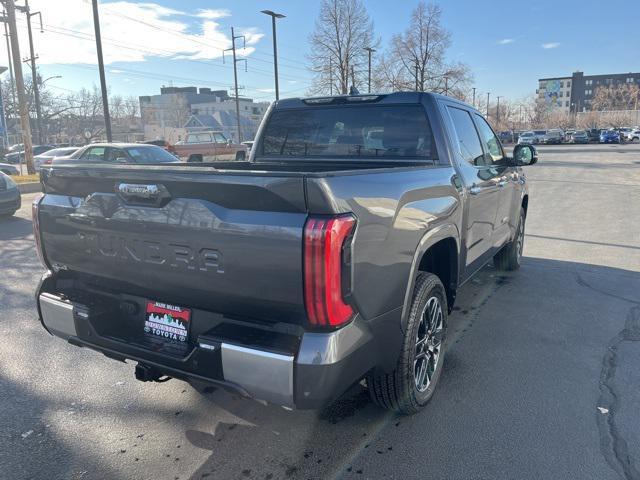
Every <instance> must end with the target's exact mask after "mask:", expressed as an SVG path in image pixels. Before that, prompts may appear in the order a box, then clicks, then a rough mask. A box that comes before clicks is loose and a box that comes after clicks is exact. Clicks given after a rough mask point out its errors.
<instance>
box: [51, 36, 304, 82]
mask: <svg viewBox="0 0 640 480" xmlns="http://www.w3.org/2000/svg"><path fill="white" fill-rule="evenodd" d="M43 31H45V32H49V33H53V34H56V35H63V36H68V37H72V38H78V39H80V40H87V41H92V42H93V41H94V38H95V37H94V36H93V35H90V34H88V33H85V32H82V31H79V30H72V29H69V28H65V27H60V26H57V25H51V24H44V26H43ZM102 38H103V41H104V42H103V43H107V44H110V45H115V46H117V47H118V48H123V49H126V50H131V51H135V52H138V53H143V54H148V55H154V56H166V57H170V56H182V57H183V58H179V60H183V61H188V62H194V63H199V64H203V65H207V66H213V67H216V68H223V69H225V70H226V69H228V67H226V66H225V65H220V64H216V63H214V62H213V60H198V59H195V58H186V57H184V52H175V51H171V50H165V49H158V50H150V49H148V48H144V47H142V46H140V45H139V44H132V43H127V44H125V43H122V42H120V41H118V40H115V39H111V38H109V37H104V36H103V37H102ZM106 40H108V41H106ZM131 45H137V46H138V48H134V47H132V46H131ZM251 59H252V60H258V61H262V62H265V61H264V60H261V59H255V58H251ZM266 63H269V62H266ZM301 70H303V69H301ZM251 72H252V73H254V72H258V73H261V74H263V75H264V76H269V77H270V76H271V75H272V73H271V72H269V71H267V70H261V69H259V68H255V67H252V68H251ZM280 76H281V77H285V78H288V79H291V80H303V81H308V79H307V78H304V77H300V76H296V75H291V74H281V75H280Z"/></svg>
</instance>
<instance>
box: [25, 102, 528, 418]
mask: <svg viewBox="0 0 640 480" xmlns="http://www.w3.org/2000/svg"><path fill="white" fill-rule="evenodd" d="M536 161H537V153H536V150H535V148H534V147H533V146H531V145H517V146H515V148H514V151H513V155H511V156H510V155H508V154H507V153H505V151H504V150H503V148H502V145H501V143H500V141H499V139H498V138H497V136H496V134H495V133H494V131H493V130H492V128H491V127H490V126H489V124H488V123H487V121H486V120H485V119H484V118H483V117H482V115H481V114H480V113H479V112H478V111H477V110H475V109H474V108H472V107H471V106H469V105H467V104H465V103H462V102H460V101H457V100H455V99H452V98H449V97H445V96H440V95H436V94H431V93H419V92H403V93H392V94H385V95H351V96H331V97H322V98H302V99H301V98H293V99H286V100H280V101H277V102H275V103H274V104H273V105H272V106H271V108H270V109H269V111H268V112H267V114H266V115H265V118H264V120H263V122H262V124H261V126H260V129H259V132H258V135H257V138H256V143H255V145H254V148H253V149H252V150H251V154H250V156H249V157H248V158H247V159H246V160H244V161H231V162H226V163H225V162H210V163H208V162H203V163H182V164H180V163H178V164H164V165H133V164H132V165H126V164H104V165H103V164H101V165H95V164H91V165H82V164H74V165H73V166H69V165H61V166H57V165H53V166H50V167H44V168H43V169H42V172H41V182H42V187H43V192H44V194H43V195H42V196H41V197H40V198H38V199H36V200H35V202H34V203H33V225H34V230H35V239H36V243H37V250H38V252H39V255H40V258H41V260H42V262H43V263H44V265H45V266H46V273H45V274H44V275H43V277H42V279H41V281H40V283H39V285H38V287H37V292H36V300H37V308H38V315H39V317H40V321H41V322H42V325H43V326H44V328H45V329H46V330H47V331H48V332H50V333H51V334H53V335H56V336H58V337H61V338H63V339H65V340H66V341H67V342H69V343H70V344H72V345H75V346H78V347H86V348H89V349H92V350H97V351H98V352H102V353H103V354H104V355H106V356H107V357H109V358H112V359H114V360H119V361H132V362H134V363H135V364H136V366H135V375H136V378H138V379H139V380H142V381H163V380H166V379H169V378H176V379H182V380H185V381H188V382H194V381H195V382H196V383H199V384H201V382H206V383H208V384H213V385H216V386H221V387H224V388H226V389H231V390H234V391H236V392H239V393H241V394H243V395H245V396H247V397H253V398H255V399H260V400H263V401H267V402H269V403H272V404H277V405H281V406H284V407H286V408H300V409H316V408H321V407H323V406H325V405H327V404H328V403H330V402H332V401H333V400H335V399H336V398H337V397H339V396H340V395H341V394H342V393H343V392H345V391H346V390H347V389H348V388H349V387H350V386H352V385H353V384H355V383H357V382H361V381H362V380H365V382H366V385H367V386H368V389H369V391H370V393H371V397H372V399H373V400H374V401H375V402H377V403H378V404H379V405H381V406H383V407H386V408H388V409H391V410H394V411H397V412H400V413H404V414H410V413H414V412H416V411H418V410H419V409H420V408H421V407H423V406H424V405H425V404H426V403H427V401H428V400H429V399H430V397H431V396H432V395H433V392H434V388H435V387H436V384H437V383H438V379H439V377H440V375H441V372H442V368H443V361H444V355H445V350H446V345H447V323H448V316H449V314H450V312H451V310H452V307H453V305H454V302H455V299H456V292H457V291H458V290H459V289H460V288H461V287H462V285H463V284H464V283H465V282H467V281H468V280H469V278H470V277H471V276H472V275H473V274H474V273H475V272H476V271H477V270H478V269H480V268H481V267H482V266H483V265H485V264H486V263H488V262H490V261H491V260H493V262H494V264H495V266H496V268H498V269H503V270H515V269H517V268H518V267H519V265H520V260H521V256H522V248H523V242H524V230H525V220H526V217H527V210H528V208H529V195H528V191H527V184H526V182H525V176H524V173H523V169H522V167H523V166H525V165H532V164H534V163H535V162H536ZM49 361H51V362H55V361H56V360H55V359H49ZM87 361H90V359H89V358H88V359H87Z"/></svg>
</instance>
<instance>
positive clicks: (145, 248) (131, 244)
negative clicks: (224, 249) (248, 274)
mask: <svg viewBox="0 0 640 480" xmlns="http://www.w3.org/2000/svg"><path fill="white" fill-rule="evenodd" d="M77 235H78V237H79V238H80V240H81V241H82V243H83V246H84V248H83V251H84V253H86V254H88V255H95V254H99V255H102V256H104V257H109V258H113V259H115V260H116V261H121V262H128V261H133V262H143V263H150V264H154V265H164V264H168V265H169V266H170V267H173V268H176V269H185V270H193V271H195V270H196V269H197V270H200V271H201V272H216V273H224V268H223V266H222V254H221V253H220V252H219V251H218V250H215V249H212V248H201V249H200V250H198V251H197V252H196V253H195V254H194V250H193V249H192V248H191V247H190V246H188V245H180V244H175V243H169V244H166V245H165V244H162V243H160V242H157V241H151V240H140V239H137V238H127V237H122V236H118V235H112V234H102V233H100V234H95V233H85V232H78V233H77Z"/></svg>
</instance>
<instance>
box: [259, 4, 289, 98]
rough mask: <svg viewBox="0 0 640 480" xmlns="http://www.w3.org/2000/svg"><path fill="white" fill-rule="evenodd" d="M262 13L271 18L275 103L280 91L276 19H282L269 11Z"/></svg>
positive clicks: (279, 15) (279, 14)
mask: <svg viewBox="0 0 640 480" xmlns="http://www.w3.org/2000/svg"><path fill="white" fill-rule="evenodd" d="M262 13H264V14H265V15H269V16H270V17H271V29H272V31H273V71H274V75H275V77H276V101H277V100H279V99H280V89H279V87H278V45H277V43H276V18H284V17H285V16H284V15H282V14H281V13H275V12H273V11H271V10H262Z"/></svg>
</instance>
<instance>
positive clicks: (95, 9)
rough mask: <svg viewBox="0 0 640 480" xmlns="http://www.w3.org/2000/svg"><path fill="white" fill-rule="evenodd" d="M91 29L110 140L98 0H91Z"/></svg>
mask: <svg viewBox="0 0 640 480" xmlns="http://www.w3.org/2000/svg"><path fill="white" fill-rule="evenodd" d="M92 3H93V29H94V30H95V34H96V50H97V51H98V70H99V71H100V90H101V91H102V110H103V112H104V127H105V130H106V133H107V142H112V141H113V138H112V136H111V116H110V115H109V97H108V95H107V80H106V78H105V76H104V60H103V58H102V37H101V36H100V16H99V15H98V0H93V2H92Z"/></svg>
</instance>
